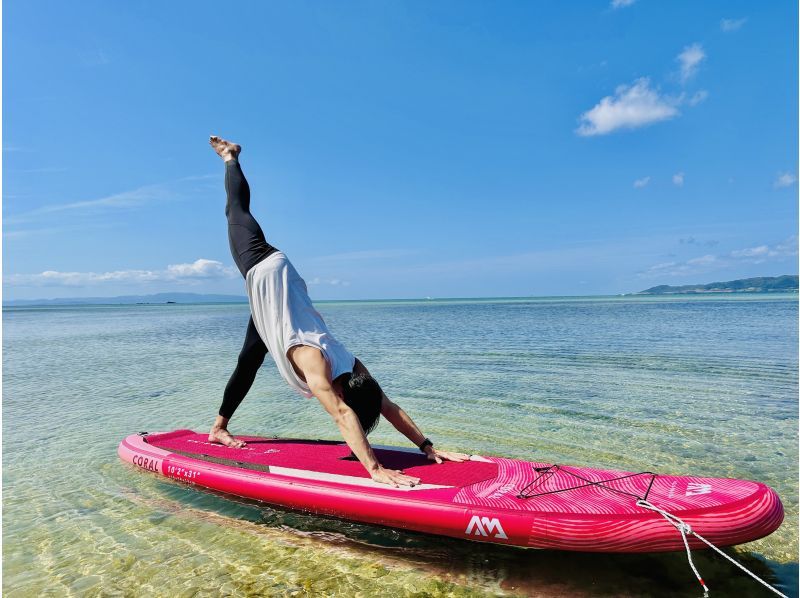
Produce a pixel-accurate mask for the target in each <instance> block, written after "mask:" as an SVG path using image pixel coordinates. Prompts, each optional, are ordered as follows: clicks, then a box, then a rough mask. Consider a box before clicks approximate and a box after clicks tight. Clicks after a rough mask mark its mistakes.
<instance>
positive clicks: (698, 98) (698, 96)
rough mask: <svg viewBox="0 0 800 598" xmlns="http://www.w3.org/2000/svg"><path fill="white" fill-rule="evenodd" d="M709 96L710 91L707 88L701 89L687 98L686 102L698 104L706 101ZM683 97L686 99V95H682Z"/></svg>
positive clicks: (691, 104)
mask: <svg viewBox="0 0 800 598" xmlns="http://www.w3.org/2000/svg"><path fill="white" fill-rule="evenodd" d="M707 97H708V92H707V91H706V90H705V89H701V90H700V91H698V92H695V93H694V94H692V96H691V97H690V98H689V99H688V100H686V103H687V104H689V105H690V106H697V105H698V104H699V103H700V102H703V101H705V99H706V98H707ZM681 99H685V96H682V98H681Z"/></svg>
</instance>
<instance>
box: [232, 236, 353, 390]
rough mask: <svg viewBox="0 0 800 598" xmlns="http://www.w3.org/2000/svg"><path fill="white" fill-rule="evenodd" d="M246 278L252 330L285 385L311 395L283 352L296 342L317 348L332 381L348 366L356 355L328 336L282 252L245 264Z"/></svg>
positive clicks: (305, 291) (298, 277) (346, 369)
mask: <svg viewBox="0 0 800 598" xmlns="http://www.w3.org/2000/svg"><path fill="white" fill-rule="evenodd" d="M245 284H246V287H247V297H248V299H249V300H250V313H251V314H252V316H253V323H254V324H255V327H256V330H257V331H258V334H259V336H260V337H261V340H263V341H264V344H265V345H266V346H267V349H269V354H270V355H272V359H274V360H275V365H277V366H278V371H279V372H280V374H281V376H283V379H284V380H286V382H287V383H288V384H289V386H291V387H292V388H294V389H295V390H296V391H297V392H299V393H300V394H302V395H303V396H305V397H311V396H313V395H312V393H311V390H310V389H309V387H308V384H306V383H305V382H303V381H302V380H301V379H300V378H299V377H298V375H297V373H296V372H295V371H294V368H293V367H292V364H291V362H290V361H289V358H288V357H287V356H286V352H287V351H288V350H289V349H290V348H291V347H294V346H295V345H308V346H310V347H316V348H317V349H319V350H320V351H322V354H323V355H324V356H325V359H326V360H327V362H328V364H329V365H330V368H331V381H333V380H335V379H336V378H337V377H338V376H340V375H341V374H344V373H345V372H352V371H353V366H354V365H355V357H354V356H353V354H352V353H350V351H348V350H347V349H346V348H345V347H344V345H342V344H341V343H340V342H339V341H337V340H336V339H335V338H333V335H332V334H331V333H330V331H329V330H328V327H327V325H326V324H325V321H324V320H323V319H322V316H321V315H320V314H319V312H318V311H317V310H316V309H314V305H313V304H312V303H311V298H310V297H309V296H308V288H307V287H306V283H305V281H304V280H303V279H302V278H300V275H299V274H298V273H297V270H295V268H294V266H293V265H292V263H291V262H290V261H289V258H287V257H286V255H284V253H283V252H281V251H276V252H275V253H273V254H272V255H270V256H268V257H266V258H264V259H263V260H261V261H260V262H258V263H257V264H256V265H255V266H253V267H252V268H250V270H248V271H247V276H246V283H245Z"/></svg>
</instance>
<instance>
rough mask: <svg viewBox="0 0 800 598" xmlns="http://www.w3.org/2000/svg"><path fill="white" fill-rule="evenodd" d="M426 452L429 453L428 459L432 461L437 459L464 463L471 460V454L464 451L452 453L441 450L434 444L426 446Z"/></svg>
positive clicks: (441, 461) (442, 461)
mask: <svg viewBox="0 0 800 598" xmlns="http://www.w3.org/2000/svg"><path fill="white" fill-rule="evenodd" d="M425 454H426V455H428V459H430V460H431V461H436V462H437V463H444V462H445V461H455V462H456V463H462V462H463V461H469V455H466V454H464V453H451V452H450V451H440V450H438V449H435V448H433V447H432V446H429V447H426V449H425Z"/></svg>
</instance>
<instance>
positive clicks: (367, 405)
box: [338, 373, 383, 435]
mask: <svg viewBox="0 0 800 598" xmlns="http://www.w3.org/2000/svg"><path fill="white" fill-rule="evenodd" d="M338 380H340V381H341V383H342V395H343V396H344V402H345V405H347V406H348V407H350V409H352V410H353V411H354V412H355V414H356V416H357V417H358V421H359V422H360V423H361V427H362V428H363V429H364V435H367V434H369V433H370V432H372V431H373V430H374V429H375V427H376V426H377V425H378V419H379V418H380V416H381V399H382V398H383V392H381V387H380V385H379V384H378V382H377V380H375V378H373V377H372V376H370V375H369V374H364V373H362V374H357V375H353V374H350V373H347V374H342V375H341V376H339V378H338Z"/></svg>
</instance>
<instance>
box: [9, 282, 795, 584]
mask: <svg viewBox="0 0 800 598" xmlns="http://www.w3.org/2000/svg"><path fill="white" fill-rule="evenodd" d="M317 307H318V309H319V311H320V312H321V313H322V314H323V316H324V317H325V319H326V321H327V322H328V324H329V325H330V328H331V330H332V331H333V333H334V334H335V335H336V336H337V338H339V339H340V340H341V341H342V342H344V344H345V345H346V346H347V347H348V348H349V349H350V350H351V351H352V352H353V353H354V354H355V355H357V356H358V357H359V358H360V359H361V360H362V361H363V362H364V363H365V365H366V366H367V367H368V368H369V369H370V371H371V372H372V373H373V375H374V376H375V377H376V378H377V379H378V380H379V381H380V383H381V385H382V386H383V388H384V390H385V391H386V393H387V394H388V395H389V396H390V397H391V398H392V399H393V400H394V401H395V402H397V403H399V404H400V405H401V406H402V407H403V408H404V409H405V410H406V411H407V412H408V413H409V414H410V415H411V416H412V417H413V418H414V420H415V421H416V422H417V423H418V424H419V425H420V427H421V428H422V430H423V432H424V433H425V434H426V435H427V436H429V437H430V438H431V439H432V440H434V442H435V443H436V445H437V446H438V447H442V448H450V449H454V450H460V451H464V452H469V453H478V454H488V455H503V456H510V457H519V458H527V459H531V460H539V461H546V462H558V463H566V464H576V465H592V466H600V467H606V468H614V469H623V470H629V471H642V470H651V471H660V472H664V473H672V474H696V475H703V476H720V477H738V478H749V479H754V480H759V481H762V482H765V483H767V484H769V485H770V486H772V487H773V488H775V489H776V490H777V492H778V493H779V495H780V496H781V499H782V500H783V503H784V507H785V509H786V520H785V521H784V524H783V526H782V527H781V528H780V529H779V530H778V531H777V532H775V533H774V534H772V535H771V536H769V537H767V538H765V539H762V540H759V541H757V542H753V543H750V544H747V545H744V546H740V547H738V548H736V549H735V551H731V552H730V554H733V555H735V556H736V558H737V559H739V560H740V561H742V562H744V563H746V564H747V566H748V567H750V568H751V569H753V570H754V571H756V572H757V573H758V574H759V575H762V576H764V577H766V578H767V579H768V580H769V581H771V582H772V583H776V584H778V586H779V587H780V588H781V589H782V591H784V592H785V593H787V594H789V595H796V594H797V592H798V302H797V295H796V294H788V295H777V294H776V295H772V294H770V295H763V294H762V295H747V294H742V295H738V294H737V295H726V296H719V295H703V296H652V297H645V296H636V297H627V296H626V297H582V298H565V297H553V298H520V299H476V300H468V299H463V300H421V301H354V302H320V303H318V304H317ZM248 314H249V312H248V306H247V305H246V304H199V305H182V304H177V305H108V306H96V305H95V306H69V307H24V308H22V307H20V308H5V309H4V310H3V595H4V596H8V597H12V596H13V597H28V596H40V595H45V594H49V595H58V596H62V595H63V596H67V595H72V596H140V595H141V596H144V595H147V596H170V597H172V596H221V595H223V596H256V595H281V596H283V595H285V596H307V595H338V596H479V595H510V596H515V595H532V596H567V595H569V596H676V595H681V596H700V595H702V592H701V591H700V590H699V586H698V585H697V582H696V580H695V579H694V576H693V575H692V572H691V570H690V569H689V566H688V564H687V561H686V555H685V554H682V553H675V554H666V555H665V554H661V555H598V554H578V553H563V552H562V553H559V552H551V551H536V550H523V549H514V548H507V547H502V546H489V545H483V544H477V543H471V542H466V541H459V540H455V539H447V538H437V537H432V536H427V535H423V534H415V533H406V532H399V531H395V530H390V529H384V528H380V527H372V526H367V525H360V524H353V523H348V522H344V521H339V520H336V519H329V518H322V517H316V516H311V515H307V514H302V513H296V512H290V511H283V510H280V509H273V508H270V507H269V506H267V505H263V504H259V503H257V502H249V501H244V500H239V499H230V498H227V497H225V496H223V495H220V494H216V493H211V492H207V491H203V490H200V489H197V488H193V487H189V486H187V485H183V484H181V483H179V482H174V481H170V480H165V479H161V478H159V477H156V476H155V475H149V474H147V473H146V472H142V471H140V470H134V469H132V468H131V467H130V466H127V465H126V464H123V463H122V462H121V461H120V460H119V459H118V458H117V455H116V447H117V444H118V443H119V441H120V440H121V439H122V438H123V437H124V436H126V435H127V434H130V433H132V432H137V431H151V432H153V431H159V430H167V429H175V428H193V429H195V430H198V431H204V430H207V429H208V428H210V425H211V423H212V421H213V419H214V416H215V415H216V412H217V409H218V407H219V404H220V401H221V396H222V391H223V389H224V387H225V383H226V382H227V379H228V376H229V375H230V373H231V371H232V370H233V367H234V366H235V363H236V357H237V354H238V350H239V347H240V345H241V342H242V340H243V337H244V330H245V326H246V324H247V319H248ZM230 429H231V431H232V432H233V433H234V434H235V433H247V434H258V435H281V436H295V437H313V438H331V439H338V431H337V429H336V427H335V425H334V424H333V423H332V421H330V419H329V417H328V416H327V415H326V414H325V413H324V411H323V410H322V409H321V408H320V406H319V404H318V403H317V402H316V401H315V400H313V399H311V400H307V399H303V398H302V397H300V396H299V395H295V394H293V392H292V391H291V390H290V389H289V387H288V386H287V385H286V384H285V383H284V382H283V381H282V380H281V379H280V378H279V377H278V374H277V371H276V369H275V366H274V364H273V363H272V362H271V360H270V359H269V358H267V361H266V362H265V364H264V366H263V367H262V369H261V371H260V373H259V376H258V378H257V380H256V383H255V384H254V386H253V389H252V390H251V392H250V394H249V395H248V397H247V398H246V399H245V401H244V403H243V404H242V405H241V407H240V408H239V411H238V412H237V413H236V415H235V417H234V418H233V420H232V421H231V424H230ZM370 439H371V440H372V441H374V442H376V443H380V444H399V445H403V444H404V443H405V444H407V441H405V439H404V438H402V437H401V436H400V435H399V434H398V433H396V432H395V431H394V430H393V429H392V428H391V426H390V425H388V424H387V423H386V422H382V423H381V424H380V425H379V426H378V428H377V429H376V431H375V432H374V433H373V434H372V435H371V437H370ZM695 562H696V564H697V566H698V568H699V569H700V571H701V573H702V574H703V577H704V579H705V580H706V583H707V584H708V585H709V586H710V587H711V590H712V595H718V596H722V595H734V594H735V595H736V596H766V595H770V594H768V593H767V592H766V591H765V590H764V589H763V588H760V586H758V584H757V583H756V582H754V581H753V580H751V579H750V578H748V577H746V576H745V575H743V574H741V573H740V572H738V570H736V569H735V568H733V567H732V566H731V565H730V564H728V563H726V562H725V561H724V560H722V559H721V558H719V557H717V556H714V555H710V554H704V553H700V552H696V553H695Z"/></svg>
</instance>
